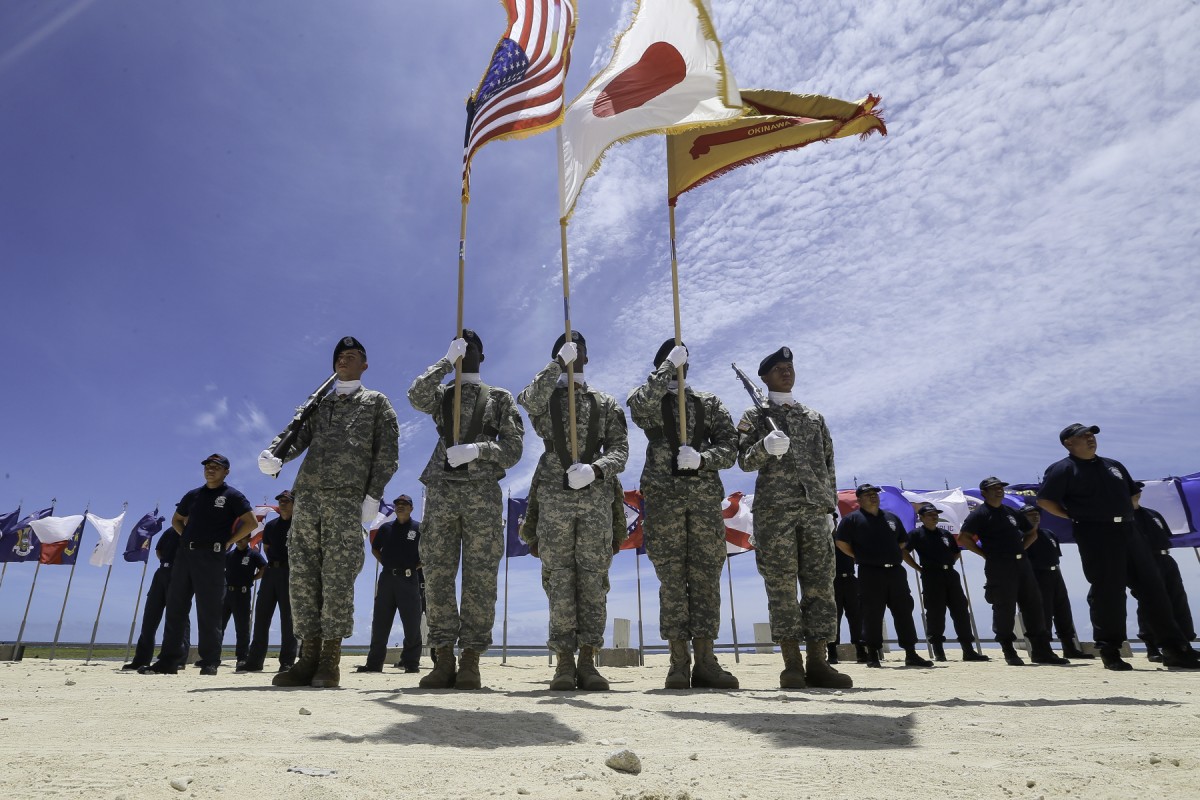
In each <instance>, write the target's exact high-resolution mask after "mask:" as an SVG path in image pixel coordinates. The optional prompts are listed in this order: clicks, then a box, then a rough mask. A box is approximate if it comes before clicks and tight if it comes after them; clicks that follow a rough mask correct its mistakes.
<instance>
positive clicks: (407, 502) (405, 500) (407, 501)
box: [392, 494, 413, 508]
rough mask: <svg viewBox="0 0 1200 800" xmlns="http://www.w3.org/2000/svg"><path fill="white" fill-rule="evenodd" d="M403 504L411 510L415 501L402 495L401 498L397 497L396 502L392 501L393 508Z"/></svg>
mask: <svg viewBox="0 0 1200 800" xmlns="http://www.w3.org/2000/svg"><path fill="white" fill-rule="evenodd" d="M401 503H404V504H405V505H407V506H408V507H409V508H412V504H413V501H412V498H411V497H409V496H408V495H406V494H402V495H400V496H399V497H397V498H396V499H395V500H393V501H392V505H393V506H398V505H400V504H401Z"/></svg>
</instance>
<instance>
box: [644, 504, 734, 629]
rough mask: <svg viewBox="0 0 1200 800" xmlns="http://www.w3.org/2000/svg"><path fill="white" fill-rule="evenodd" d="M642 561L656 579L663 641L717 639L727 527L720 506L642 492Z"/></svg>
mask: <svg viewBox="0 0 1200 800" xmlns="http://www.w3.org/2000/svg"><path fill="white" fill-rule="evenodd" d="M642 492H643V495H644V497H645V501H646V519H645V521H644V523H643V525H644V530H645V535H646V540H645V541H646V555H648V556H649V557H650V563H651V564H653V565H654V571H655V573H656V574H657V575H658V582H659V589H658V628H659V635H661V636H662V638H664V639H666V640H668V641H672V640H677V639H715V638H717V631H718V629H719V628H720V627H721V622H720V614H721V567H723V566H724V565H725V521H724V520H723V519H722V518H721V504H720V502H719V501H718V502H713V501H712V500H711V499H705V498H699V497H697V498H687V497H679V496H678V495H676V494H674V493H672V492H655V491H653V490H652V489H649V488H643V490H642Z"/></svg>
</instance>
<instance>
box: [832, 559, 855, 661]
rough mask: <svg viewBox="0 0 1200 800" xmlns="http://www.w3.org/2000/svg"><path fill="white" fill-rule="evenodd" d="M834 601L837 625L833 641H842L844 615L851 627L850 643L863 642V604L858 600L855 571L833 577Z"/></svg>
mask: <svg viewBox="0 0 1200 800" xmlns="http://www.w3.org/2000/svg"><path fill="white" fill-rule="evenodd" d="M833 602H834V604H835V605H836V606H837V621H836V624H837V627H836V629H835V630H836V634H835V636H834V640H833V643H834V644H841V643H842V617H843V616H845V617H846V626H847V627H848V628H849V629H850V643H851V644H861V643H862V606H861V604H860V603H859V601H858V578H857V577H856V576H855V575H854V573H853V572H850V573H846V574H842V573H837V574H836V575H834V577H833Z"/></svg>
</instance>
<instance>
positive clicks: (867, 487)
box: [854, 483, 883, 497]
mask: <svg viewBox="0 0 1200 800" xmlns="http://www.w3.org/2000/svg"><path fill="white" fill-rule="evenodd" d="M882 491H883V490H882V489H880V488H879V487H878V486H872V485H871V484H869V483H860V484H859V485H858V488H857V489H855V490H854V496H855V497H857V496H858V495H860V494H866V493H867V492H882Z"/></svg>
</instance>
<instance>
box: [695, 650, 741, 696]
mask: <svg viewBox="0 0 1200 800" xmlns="http://www.w3.org/2000/svg"><path fill="white" fill-rule="evenodd" d="M685 646H686V645H685ZM692 651H693V652H695V654H696V666H694V667H692V688H694V689H737V688H739V686H740V684H739V683H738V679H737V678H735V677H734V676H733V673H731V672H727V671H725V670H724V669H722V668H721V665H720V663H719V662H718V661H717V655H716V653H714V652H713V640H712V639H692Z"/></svg>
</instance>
